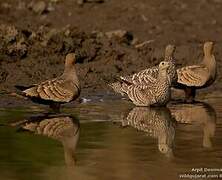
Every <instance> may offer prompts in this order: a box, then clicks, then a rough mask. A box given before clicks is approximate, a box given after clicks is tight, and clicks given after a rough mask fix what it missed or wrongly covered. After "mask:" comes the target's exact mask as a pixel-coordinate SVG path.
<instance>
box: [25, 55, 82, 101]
mask: <svg viewBox="0 0 222 180" xmlns="http://www.w3.org/2000/svg"><path fill="white" fill-rule="evenodd" d="M75 61H76V55H75V54H73V53H70V54H68V55H67V56H66V60H65V68H64V72H63V74H62V75H61V76H58V77H57V78H54V79H50V80H46V81H43V82H40V83H39V84H35V85H33V86H32V87H31V88H28V89H26V90H24V91H23V93H24V95H25V96H27V97H29V98H37V99H39V100H47V101H51V102H56V103H66V102H70V101H72V100H75V99H76V98H77V97H78V96H79V95H80V91H81V88H80V83H79V80H78V76H77V73H76V69H75Z"/></svg>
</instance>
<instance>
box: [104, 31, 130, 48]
mask: <svg viewBox="0 0 222 180" xmlns="http://www.w3.org/2000/svg"><path fill="white" fill-rule="evenodd" d="M105 35H106V36H107V37H108V38H109V39H113V38H114V39H117V40H119V41H120V42H125V43H127V44H130V43H131V41H132V40H133V35H132V34H131V33H130V32H128V31H126V30H121V29H120V30H114V31H109V32H106V33H105Z"/></svg>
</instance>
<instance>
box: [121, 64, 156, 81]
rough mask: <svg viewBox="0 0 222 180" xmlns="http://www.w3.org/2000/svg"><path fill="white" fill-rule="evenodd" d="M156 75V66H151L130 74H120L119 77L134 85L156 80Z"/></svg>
mask: <svg viewBox="0 0 222 180" xmlns="http://www.w3.org/2000/svg"><path fill="white" fill-rule="evenodd" d="M157 76H158V68H157V67H152V68H148V69H144V70H142V71H140V72H138V73H135V74H133V75H131V76H126V77H122V76H121V77H120V79H122V80H124V81H127V82H129V83H132V84H135V85H144V84H149V83H153V82H154V81H155V80H156V78H157Z"/></svg>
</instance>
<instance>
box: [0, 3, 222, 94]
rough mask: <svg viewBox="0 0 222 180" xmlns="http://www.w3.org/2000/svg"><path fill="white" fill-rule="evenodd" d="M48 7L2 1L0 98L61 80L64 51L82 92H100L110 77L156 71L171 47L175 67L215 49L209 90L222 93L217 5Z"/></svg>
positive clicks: (221, 25) (221, 11)
mask: <svg viewBox="0 0 222 180" xmlns="http://www.w3.org/2000/svg"><path fill="white" fill-rule="evenodd" d="M51 1H52V0H51ZM51 1H50V0H45V1H42V2H41V3H40V4H41V5H39V4H38V3H39V2H40V1H39V0H35V1H30V0H4V1H1V2H0V89H1V91H14V85H15V84H19V85H30V84H32V83H36V82H40V81H42V80H46V79H49V78H52V77H55V76H57V75H59V74H60V73H62V71H63V64H64V57H65V55H66V54H67V53H69V52H76V53H78V57H79V58H78V64H77V69H78V74H79V79H80V81H81V84H82V88H83V89H84V91H87V92H93V91H97V90H101V89H102V90H106V89H107V86H106V82H108V81H113V80H114V78H115V77H118V76H119V75H127V74H131V73H133V72H137V71H139V70H141V69H144V68H146V67H148V66H151V65H156V64H158V62H159V61H160V60H161V59H162V57H163V53H164V47H165V46H166V45H167V44H169V43H172V44H175V45H176V46H177V50H176V54H175V57H176V59H177V64H178V66H182V65H186V64H193V63H196V62H198V61H199V60H201V58H202V44H203V42H204V41H207V40H211V41H214V42H215V44H216V45H215V50H214V52H215V56H216V60H217V63H218V78H217V81H216V82H215V83H214V84H213V85H212V86H211V87H210V88H208V89H207V91H208V92H211V91H212V90H219V91H220V90H221V82H222V76H221V73H220V72H221V68H222V61H221V58H222V1H220V0H196V1H194V0H186V1H182V0H168V1H166V0H155V1H154V0H122V1H120V0H106V1H104V2H102V3H97V2H94V1H93V0H91V2H85V3H83V4H82V5H78V4H77V3H76V1H74V0H61V1H58V2H57V3H55V2H51ZM116 30H121V31H120V32H119V33H118V32H117V35H113V34H112V33H110V31H116ZM107 32H108V33H107ZM149 40H150V42H149V43H147V44H145V45H144V46H141V47H139V48H138V47H137V46H136V45H138V44H140V43H142V42H144V41H149ZM136 47H137V48H136Z"/></svg>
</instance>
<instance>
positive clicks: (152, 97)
mask: <svg viewBox="0 0 222 180" xmlns="http://www.w3.org/2000/svg"><path fill="white" fill-rule="evenodd" d="M169 67H170V62H167V61H162V62H160V64H159V70H158V77H157V79H156V80H154V81H153V82H152V83H151V82H150V83H149V84H148V85H135V84H126V83H125V82H115V83H111V84H109V86H111V87H112V88H113V90H114V91H115V92H117V93H121V94H122V95H123V94H126V95H127V96H128V97H129V99H130V100H131V101H132V102H133V103H134V104H135V105H136V106H152V105H154V106H156V105H157V106H165V105H166V104H167V103H168V102H169V100H170V86H171V82H172V81H171V80H169V77H168V75H169V74H168V72H169V71H168V69H169Z"/></svg>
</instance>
